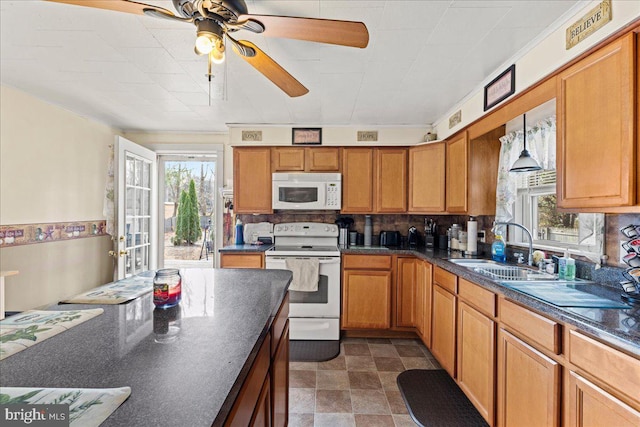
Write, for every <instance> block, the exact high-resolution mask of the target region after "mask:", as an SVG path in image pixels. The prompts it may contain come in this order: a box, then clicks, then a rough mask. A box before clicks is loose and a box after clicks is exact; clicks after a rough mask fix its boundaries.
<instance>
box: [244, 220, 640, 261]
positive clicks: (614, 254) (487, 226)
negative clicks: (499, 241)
mask: <svg viewBox="0 0 640 427" xmlns="http://www.w3.org/2000/svg"><path fill="white" fill-rule="evenodd" d="M343 216H345V217H351V218H353V221H354V223H353V226H352V227H351V230H352V231H357V232H358V233H363V232H364V220H365V216H364V215H359V214H357V215H341V214H338V213H325V212H317V213H312V212H309V213H301V212H296V211H284V212H279V213H276V214H270V215H238V217H239V218H240V219H241V220H242V222H243V223H245V224H246V223H252V222H262V221H268V222H272V223H274V224H278V223H283V222H303V221H304V222H307V221H308V222H327V223H334V222H335V221H336V219H337V218H339V217H343ZM425 218H431V219H433V220H434V221H436V223H437V233H438V234H446V231H447V229H448V228H449V227H451V225H452V224H456V223H457V224H460V225H461V226H462V228H463V229H466V224H467V220H468V219H469V216H468V215H409V214H398V215H390V214H385V215H372V224H373V236H374V243H376V241H377V236H378V235H379V234H380V232H381V231H399V232H400V234H401V235H402V236H406V235H407V231H408V230H409V227H411V226H415V227H416V228H417V229H418V230H419V231H420V234H421V235H424V220H425ZM494 218H495V217H494V216H490V215H487V216H478V217H476V219H477V221H478V231H480V230H485V232H486V242H487V243H489V244H490V243H491V242H492V241H493V233H491V232H490V231H491V226H492V224H493V220H494ZM628 224H640V215H638V214H607V215H605V227H606V228H605V254H607V255H608V259H607V262H606V265H607V266H609V267H613V268H623V267H625V265H624V264H620V263H619V262H618V260H619V256H620V254H619V250H620V248H619V244H620V240H621V239H622V235H621V234H620V227H623V226H625V225H628Z"/></svg>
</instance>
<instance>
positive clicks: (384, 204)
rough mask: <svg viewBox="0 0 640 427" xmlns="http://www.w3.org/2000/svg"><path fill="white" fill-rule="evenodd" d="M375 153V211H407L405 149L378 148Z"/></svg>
mask: <svg viewBox="0 0 640 427" xmlns="http://www.w3.org/2000/svg"><path fill="white" fill-rule="evenodd" d="M375 154H376V161H375V165H376V212H379V213H393V212H400V213H404V212H406V211H407V150H406V148H378V149H376V151H375Z"/></svg>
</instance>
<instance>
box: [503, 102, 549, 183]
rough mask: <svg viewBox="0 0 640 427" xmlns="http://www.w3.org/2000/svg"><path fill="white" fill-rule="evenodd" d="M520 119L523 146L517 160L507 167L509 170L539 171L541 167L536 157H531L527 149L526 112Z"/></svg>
mask: <svg viewBox="0 0 640 427" xmlns="http://www.w3.org/2000/svg"><path fill="white" fill-rule="evenodd" d="M522 121H523V128H522V130H523V132H524V139H523V145H524V148H523V149H522V152H521V153H520V157H518V160H516V161H515V162H514V163H513V166H511V169H509V172H534V171H539V170H541V169H542V167H540V165H539V164H538V162H537V161H536V159H534V158H533V157H531V154H529V151H527V115H526V114H523V115H522Z"/></svg>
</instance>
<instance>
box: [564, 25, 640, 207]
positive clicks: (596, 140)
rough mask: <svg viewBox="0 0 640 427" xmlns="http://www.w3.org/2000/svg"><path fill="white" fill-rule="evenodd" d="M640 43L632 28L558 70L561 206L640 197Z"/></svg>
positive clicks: (632, 201)
mask: <svg viewBox="0 0 640 427" xmlns="http://www.w3.org/2000/svg"><path fill="white" fill-rule="evenodd" d="M637 49H638V48H637V47H636V36H635V34H634V33H630V34H628V35H626V36H624V37H622V38H620V39H618V40H616V41H614V42H612V43H610V44H608V45H606V46H605V47H603V48H601V49H599V50H597V51H596V52H594V53H593V54H591V55H589V56H587V57H585V58H584V59H582V60H581V61H579V62H577V63H575V64H574V65H572V66H571V67H569V68H567V69H566V70H564V71H562V72H561V73H560V74H559V75H558V76H557V80H556V84H557V116H558V121H557V148H556V152H557V176H558V184H557V193H558V206H559V207H561V208H578V209H580V208H586V209H587V210H588V209H589V208H605V209H606V208H610V207H632V206H634V205H637V204H638V203H639V201H640V200H639V199H640V198H639V197H638V194H637V192H638V187H640V183H639V182H638V180H639V179H640V166H638V161H639V158H638V156H639V153H638V152H639V151H640V142H639V140H638V138H639V136H638V135H636V132H637V128H638V126H639V125H638V115H637V114H638V113H637V112H636V102H637V100H638V87H637V86H636V84H637V81H636V79H637V78H638V77H637V76H636V66H637V65H636V62H635V56H636V55H637V52H636V50H637ZM638 86H640V84H638ZM599 211H600V212H601V211H602V210H599Z"/></svg>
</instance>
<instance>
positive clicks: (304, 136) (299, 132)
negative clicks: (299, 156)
mask: <svg viewBox="0 0 640 427" xmlns="http://www.w3.org/2000/svg"><path fill="white" fill-rule="evenodd" d="M292 143H293V145H320V144H322V129H321V128H293V135H292Z"/></svg>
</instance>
